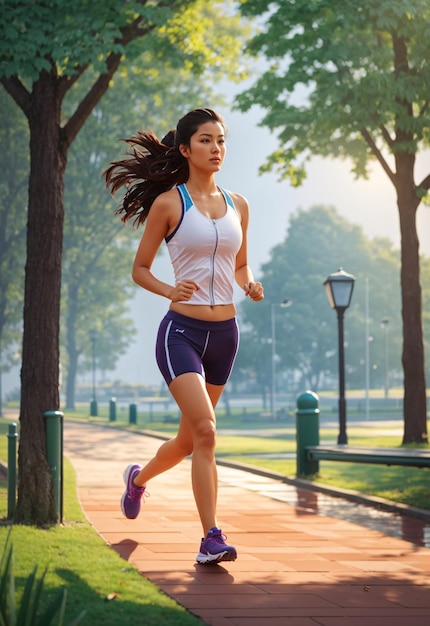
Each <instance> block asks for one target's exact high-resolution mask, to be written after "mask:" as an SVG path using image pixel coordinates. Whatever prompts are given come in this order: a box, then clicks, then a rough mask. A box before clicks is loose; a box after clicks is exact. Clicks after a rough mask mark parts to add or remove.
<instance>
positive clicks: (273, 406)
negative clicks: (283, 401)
mask: <svg viewBox="0 0 430 626" xmlns="http://www.w3.org/2000/svg"><path fill="white" fill-rule="evenodd" d="M291 304H292V303H291V300H284V301H283V302H274V303H272V304H271V305H270V306H271V313H272V318H271V319H272V389H271V393H270V412H271V415H272V419H273V420H275V419H276V323H275V322H276V320H275V309H276V308H277V307H281V308H287V307H289V306H291Z"/></svg>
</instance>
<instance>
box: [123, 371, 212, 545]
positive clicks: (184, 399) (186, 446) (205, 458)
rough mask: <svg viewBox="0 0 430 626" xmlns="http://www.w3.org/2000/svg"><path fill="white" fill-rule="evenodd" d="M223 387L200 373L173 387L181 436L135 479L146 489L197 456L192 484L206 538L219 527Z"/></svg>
mask: <svg viewBox="0 0 430 626" xmlns="http://www.w3.org/2000/svg"><path fill="white" fill-rule="evenodd" d="M223 389H224V386H223V385H211V384H209V383H206V384H205V382H204V380H203V379H202V377H201V376H200V375H199V374H195V373H188V374H182V375H181V376H179V377H178V378H176V379H175V380H174V381H173V382H172V383H171V385H170V388H169V390H170V392H171V393H172V395H173V397H174V399H175V401H176V402H177V404H178V406H179V408H180V409H181V411H182V415H181V421H180V424H179V430H178V434H177V436H176V437H175V438H174V439H171V440H169V441H166V442H165V443H163V444H162V445H161V446H160V448H159V449H158V451H157V453H156V455H155V457H154V458H153V459H151V461H149V462H148V463H147V464H146V465H145V467H143V468H142V470H141V471H140V472H139V474H137V475H136V476H135V477H134V480H133V482H134V484H135V485H136V486H144V485H146V483H147V482H148V481H149V480H150V479H151V478H154V477H155V476H158V474H161V473H163V472H165V471H166V470H168V469H170V468H171V467H174V466H175V465H177V464H178V463H180V462H181V461H182V460H183V459H184V458H185V457H186V456H189V455H190V454H191V453H193V458H192V470H191V477H192V485H193V492H194V498H195V501H196V505H197V510H198V512H199V516H200V519H201V522H202V526H203V533H204V535H205V536H206V534H207V533H208V531H209V530H210V529H211V528H213V527H214V526H217V521H216V504H217V496H218V473H217V468H216V463H215V443H216V420H215V413H214V408H215V407H216V405H217V402H218V400H219V398H220V397H221V394H222V392H223Z"/></svg>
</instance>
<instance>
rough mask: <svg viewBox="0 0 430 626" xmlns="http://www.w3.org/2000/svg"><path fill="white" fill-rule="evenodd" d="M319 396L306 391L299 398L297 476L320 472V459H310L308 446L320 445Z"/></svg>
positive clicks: (297, 415) (297, 414)
mask: <svg viewBox="0 0 430 626" xmlns="http://www.w3.org/2000/svg"><path fill="white" fill-rule="evenodd" d="M318 405H319V398H318V396H317V394H316V393H314V392H313V391H309V390H308V391H306V392H305V393H302V394H301V395H300V396H299V397H298V398H297V412H296V442H297V455H296V466H297V476H310V475H311V474H317V473H318V472H319V461H308V458H307V453H306V447H307V446H318V445H319V439H320V436H319V413H320V410H319V408H318Z"/></svg>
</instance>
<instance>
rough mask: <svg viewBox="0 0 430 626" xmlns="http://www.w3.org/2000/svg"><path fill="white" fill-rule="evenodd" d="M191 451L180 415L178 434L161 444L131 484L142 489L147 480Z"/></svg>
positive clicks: (184, 422) (184, 423) (190, 436)
mask: <svg viewBox="0 0 430 626" xmlns="http://www.w3.org/2000/svg"><path fill="white" fill-rule="evenodd" d="M192 451H193V438H192V435H191V431H190V429H189V427H188V424H187V421H186V420H185V419H184V417H183V416H182V415H181V420H180V423H179V429H178V434H177V435H176V437H174V438H173V439H170V440H169V441H166V442H165V443H163V444H162V445H161V446H160V447H159V448H158V450H157V453H156V455H155V456H154V458H153V459H151V460H150V461H149V462H148V463H147V464H146V465H145V467H143V468H142V470H141V471H140V472H139V474H137V475H136V476H135V477H134V479H133V483H134V484H135V485H136V486H137V487H144V486H145V485H146V483H147V482H148V480H150V479H151V478H154V476H158V474H162V473H163V472H165V471H166V470H168V469H170V468H171V467H174V466H175V465H177V464H178V463H180V462H181V461H182V460H183V459H184V458H185V457H187V456H189V455H190V454H191V453H192Z"/></svg>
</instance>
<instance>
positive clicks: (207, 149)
mask: <svg viewBox="0 0 430 626" xmlns="http://www.w3.org/2000/svg"><path fill="white" fill-rule="evenodd" d="M179 149H180V151H181V154H182V156H184V157H185V158H186V159H187V160H188V165H189V166H190V167H197V168H198V169H204V170H208V171H210V172H217V171H218V170H220V169H221V166H222V164H223V161H224V157H225V154H226V145H225V131H224V127H223V126H222V124H220V123H219V122H205V123H204V124H201V125H200V126H199V128H198V129H197V131H196V132H195V133H194V135H191V139H190V145H189V146H186V145H185V144H181V145H180V147H179Z"/></svg>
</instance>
